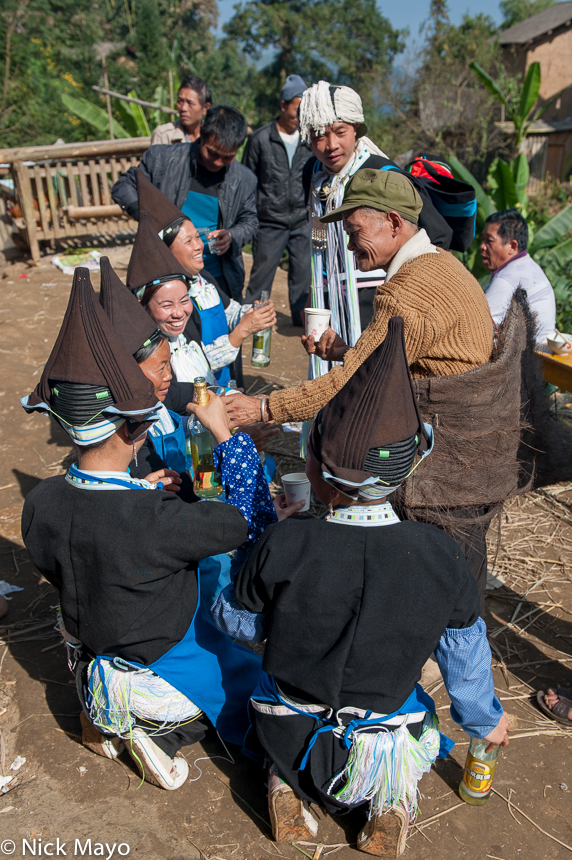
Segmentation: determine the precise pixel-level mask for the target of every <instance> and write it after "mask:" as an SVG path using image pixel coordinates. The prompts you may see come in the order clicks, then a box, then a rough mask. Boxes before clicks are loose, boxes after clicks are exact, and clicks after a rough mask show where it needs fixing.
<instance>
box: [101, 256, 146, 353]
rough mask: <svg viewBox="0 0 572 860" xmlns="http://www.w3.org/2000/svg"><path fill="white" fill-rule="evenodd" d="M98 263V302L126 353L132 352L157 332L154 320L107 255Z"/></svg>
mask: <svg viewBox="0 0 572 860" xmlns="http://www.w3.org/2000/svg"><path fill="white" fill-rule="evenodd" d="M99 266H100V269H101V287H100V290H99V301H100V304H101V306H102V308H103V310H104V311H105V313H106V314H107V316H108V317H109V320H110V321H111V324H112V325H113V328H114V329H115V331H116V332H117V333H118V335H119V336H120V338H121V340H122V342H123V345H124V347H125V349H126V350H127V352H128V353H130V355H135V353H136V352H137V350H138V349H141V347H142V346H144V345H145V344H146V343H147V342H148V341H149V340H151V338H153V337H154V336H155V335H156V333H157V332H158V328H157V323H155V322H153V320H152V319H151V317H150V316H149V314H148V313H147V311H145V310H144V309H143V308H142V307H141V305H140V303H139V302H138V301H137V299H136V298H135V296H134V295H133V293H132V292H131V291H130V290H128V289H127V287H126V286H125V285H124V283H123V281H122V280H121V279H120V278H119V277H118V276H117V274H116V273H115V271H114V270H113V267H112V265H111V263H110V262H109V257H102V258H101V259H100V261H99Z"/></svg>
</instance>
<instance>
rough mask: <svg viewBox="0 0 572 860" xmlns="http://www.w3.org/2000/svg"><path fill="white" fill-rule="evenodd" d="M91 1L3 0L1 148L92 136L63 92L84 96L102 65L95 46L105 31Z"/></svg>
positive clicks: (0, 21)
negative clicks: (70, 109)
mask: <svg viewBox="0 0 572 860" xmlns="http://www.w3.org/2000/svg"><path fill="white" fill-rule="evenodd" d="M91 11H92V7H91V4H90V3H88V2H87V0H4V3H3V4H0V68H2V69H3V71H4V75H3V84H2V101H1V104H0V146H6V147H9V146H27V145H32V144H39V143H46V144H50V143H54V141H55V140H56V139H57V138H62V139H63V140H66V141H74V140H81V139H85V138H86V137H87V138H89V137H90V136H91V135H92V131H91V128H90V126H88V125H85V124H84V123H82V122H81V121H80V120H79V119H78V118H77V116H75V115H73V114H70V113H69V112H68V111H67V110H66V108H65V107H64V105H63V103H62V101H61V95H62V94H63V93H66V92H67V93H70V94H72V95H82V96H83V95H85V94H86V92H88V91H90V89H91V85H92V84H94V83H98V81H99V76H100V73H101V65H100V64H99V63H98V60H97V57H96V54H95V52H94V50H93V45H94V43H96V42H97V41H98V40H99V39H100V38H101V35H102V30H101V26H100V22H99V21H98V20H97V16H92V15H91Z"/></svg>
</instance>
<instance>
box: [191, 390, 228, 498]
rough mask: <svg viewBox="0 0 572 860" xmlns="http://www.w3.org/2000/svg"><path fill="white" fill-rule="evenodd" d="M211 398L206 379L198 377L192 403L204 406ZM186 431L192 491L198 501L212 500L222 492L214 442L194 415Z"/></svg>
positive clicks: (208, 431)
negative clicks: (215, 459) (190, 463)
mask: <svg viewBox="0 0 572 860" xmlns="http://www.w3.org/2000/svg"><path fill="white" fill-rule="evenodd" d="M211 396H212V397H214V396H215V395H214V394H213V395H209V391H208V389H207V381H206V379H205V378H204V377H202V376H198V377H197V378H196V379H195V393H194V398H193V400H194V402H195V403H198V404H199V405H200V406H206V405H207V404H208V402H209V397H211ZM188 430H189V436H188V439H187V449H188V450H187V453H188V454H190V455H191V457H192V459H193V490H194V491H195V495H197V496H198V497H199V499H214V498H216V497H217V496H220V495H221V493H222V491H223V486H222V479H221V476H220V474H219V473H218V472H217V471H216V469H215V466H214V455H213V451H214V449H215V447H216V442H215V440H214V439H213V437H212V434H211V432H210V430H207V429H206V427H203V425H202V424H201V423H200V421H199V420H198V418H197V417H196V416H195V415H193V416H191V418H190V419H189V424H188Z"/></svg>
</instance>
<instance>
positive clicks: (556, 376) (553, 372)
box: [537, 346, 572, 391]
mask: <svg viewBox="0 0 572 860" xmlns="http://www.w3.org/2000/svg"><path fill="white" fill-rule="evenodd" d="M537 353H538V355H539V356H540V358H541V360H542V371H543V373H544V379H545V380H546V382H550V383H551V384H552V385H556V386H558V388H563V389H564V391H572V356H570V355H554V353H552V352H550V348H549V347H548V346H541V347H540V348H539V349H538V350H537Z"/></svg>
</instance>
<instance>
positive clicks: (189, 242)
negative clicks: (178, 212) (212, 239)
mask: <svg viewBox="0 0 572 860" xmlns="http://www.w3.org/2000/svg"><path fill="white" fill-rule="evenodd" d="M203 249H204V245H203V240H202V239H201V237H200V236H199V232H198V230H197V228H196V227H195V225H194V224H192V223H191V222H190V221H183V223H182V224H181V227H180V229H179V232H178V233H177V235H176V236H175V238H174V240H173V243H172V245H171V252H172V253H173V255H174V256H175V257H176V259H177V260H178V261H179V263H182V264H183V266H184V267H185V269H186V270H187V272H190V274H191V275H196V274H198V272H200V271H201V269H202V268H203V266H204V260H203Z"/></svg>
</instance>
